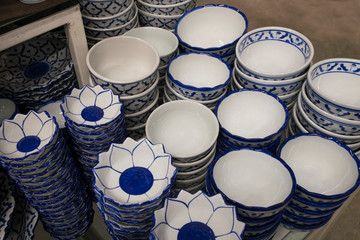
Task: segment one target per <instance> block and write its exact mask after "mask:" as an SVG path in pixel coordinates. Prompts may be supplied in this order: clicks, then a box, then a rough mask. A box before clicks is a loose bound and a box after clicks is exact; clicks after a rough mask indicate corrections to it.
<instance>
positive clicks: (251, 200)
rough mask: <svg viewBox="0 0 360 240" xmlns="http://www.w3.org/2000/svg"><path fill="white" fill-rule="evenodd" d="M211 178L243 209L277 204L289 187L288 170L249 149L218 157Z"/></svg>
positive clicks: (269, 157)
mask: <svg viewBox="0 0 360 240" xmlns="http://www.w3.org/2000/svg"><path fill="white" fill-rule="evenodd" d="M213 179H214V181H215V183H216V186H217V187H218V188H219V189H220V190H221V191H222V192H223V193H224V194H225V195H226V196H227V197H228V198H230V199H232V200H233V201H236V202H238V203H241V204H243V205H246V206H258V207H269V206H272V205H275V204H277V203H280V202H282V201H284V200H285V199H286V198H287V197H288V196H289V194H290V193H291V191H292V186H293V181H292V178H291V175H290V173H289V171H288V170H287V169H286V168H285V167H284V166H283V165H282V164H281V163H280V162H279V161H278V160H277V159H275V158H273V157H271V156H270V155H267V154H265V153H262V152H257V151H252V150H249V149H243V150H238V151H232V152H229V153H227V154H226V155H224V156H222V157H221V158H219V160H218V161H217V162H216V164H215V166H214V171H213Z"/></svg>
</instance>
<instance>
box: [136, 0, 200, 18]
mask: <svg viewBox="0 0 360 240" xmlns="http://www.w3.org/2000/svg"><path fill="white" fill-rule="evenodd" d="M136 6H137V7H138V8H139V9H141V10H143V11H145V12H148V13H152V14H157V15H182V14H184V13H186V12H187V11H190V10H191V9H193V8H194V7H195V6H196V0H183V1H181V2H178V3H171V4H165V5H163V4H162V5H160V4H153V3H148V2H146V0H136Z"/></svg>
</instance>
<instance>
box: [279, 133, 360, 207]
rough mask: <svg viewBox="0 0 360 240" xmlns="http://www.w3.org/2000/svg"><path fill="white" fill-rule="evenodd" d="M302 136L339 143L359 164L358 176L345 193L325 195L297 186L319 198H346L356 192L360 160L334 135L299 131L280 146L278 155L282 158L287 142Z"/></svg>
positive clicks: (359, 173)
mask: <svg viewBox="0 0 360 240" xmlns="http://www.w3.org/2000/svg"><path fill="white" fill-rule="evenodd" d="M301 136H316V137H321V138H323V139H326V140H330V141H332V142H334V143H336V144H337V145H339V146H340V147H342V148H344V149H345V150H346V151H347V152H348V153H349V154H350V156H351V157H352V159H353V160H354V161H355V163H356V165H357V170H358V178H357V180H356V182H355V184H354V186H352V187H351V188H350V189H348V190H347V191H345V192H344V193H340V194H334V195H324V194H320V193H315V192H311V191H308V190H306V189H305V188H303V187H301V186H300V185H298V184H297V186H296V188H297V189H298V190H299V191H301V192H303V193H305V194H307V195H309V196H313V197H316V198H319V199H324V200H326V199H336V198H339V199H340V198H344V197H346V196H348V195H350V194H351V193H352V192H354V191H355V190H356V188H357V187H358V186H359V184H360V160H359V158H358V157H357V156H356V155H355V153H354V152H353V151H352V150H351V149H350V148H349V147H348V146H346V145H345V144H343V143H342V142H340V141H339V140H338V139H336V138H334V137H329V136H325V135H321V134H317V133H298V134H296V135H294V136H291V137H288V138H287V139H285V140H284V141H283V142H282V144H280V146H279V149H278V154H277V155H278V157H279V158H280V155H281V151H282V149H283V148H284V146H285V145H286V143H287V142H289V141H291V140H293V139H296V138H298V137H301Z"/></svg>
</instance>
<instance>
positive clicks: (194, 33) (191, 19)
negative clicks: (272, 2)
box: [175, 4, 248, 57]
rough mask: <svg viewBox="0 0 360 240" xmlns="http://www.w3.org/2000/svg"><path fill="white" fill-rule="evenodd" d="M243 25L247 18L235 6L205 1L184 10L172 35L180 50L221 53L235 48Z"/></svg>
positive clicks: (230, 51)
mask: <svg viewBox="0 0 360 240" xmlns="http://www.w3.org/2000/svg"><path fill="white" fill-rule="evenodd" d="M247 27H248V21H247V18H246V16H245V14H244V13H242V12H241V11H240V10H239V9H237V8H234V7H231V6H227V5H222V4H208V5H205V6H198V7H195V8H194V9H192V10H190V11H188V12H187V13H185V14H184V15H183V16H182V17H181V18H180V19H179V21H178V22H177V24H176V27H175V35H176V36H177V37H178V39H179V43H180V45H179V47H180V49H181V50H182V51H183V52H204V53H208V54H213V55H216V56H220V57H222V56H226V55H229V54H232V53H233V52H234V51H235V46H236V43H237V41H238V40H239V39H240V37H241V36H242V35H243V34H244V33H245V32H246V31H247Z"/></svg>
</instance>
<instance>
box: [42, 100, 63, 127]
mask: <svg viewBox="0 0 360 240" xmlns="http://www.w3.org/2000/svg"><path fill="white" fill-rule="evenodd" d="M61 104H62V100H58V101H55V102H50V103H48V104H45V105H43V106H40V107H39V108H38V110H37V112H38V113H41V112H44V111H47V112H48V113H49V115H50V116H52V117H55V119H56V122H57V124H59V128H65V118H64V116H63V113H62V111H61V108H60V105H61Z"/></svg>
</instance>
